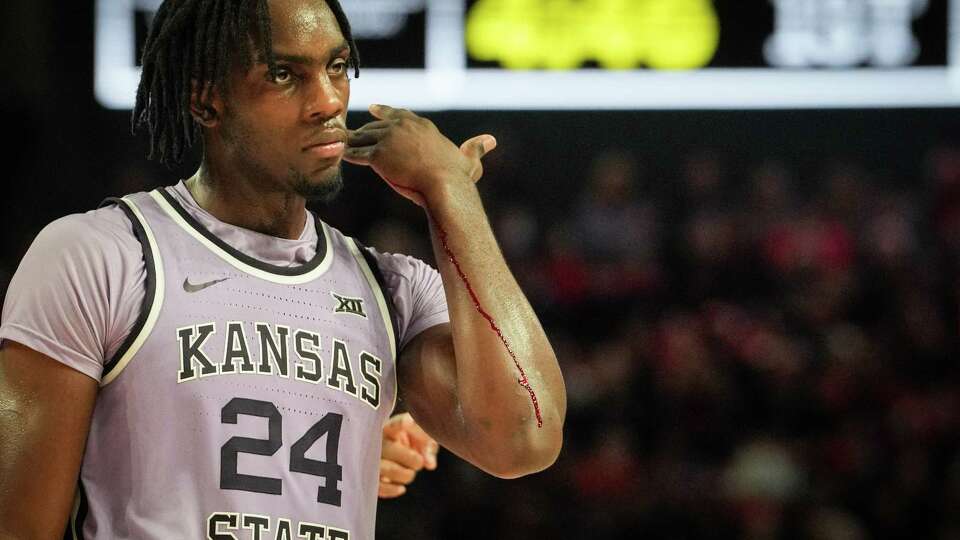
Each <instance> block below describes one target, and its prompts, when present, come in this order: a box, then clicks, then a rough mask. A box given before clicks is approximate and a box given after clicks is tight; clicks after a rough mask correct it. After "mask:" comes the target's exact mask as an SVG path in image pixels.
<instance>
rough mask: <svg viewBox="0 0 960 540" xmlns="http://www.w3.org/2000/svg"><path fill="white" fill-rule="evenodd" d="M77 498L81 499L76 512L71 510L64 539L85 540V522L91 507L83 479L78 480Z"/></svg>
mask: <svg viewBox="0 0 960 540" xmlns="http://www.w3.org/2000/svg"><path fill="white" fill-rule="evenodd" d="M77 498H78V499H80V501H79V504H77V503H75V504H77V511H76V514H74V513H73V512H70V517H69V518H68V519H67V530H65V531H64V532H63V540H84V538H86V537H85V536H84V535H83V523H84V522H85V521H86V520H87V514H88V513H89V511H90V507H89V505H88V502H87V491H86V490H85V489H83V481H82V480H78V481H77Z"/></svg>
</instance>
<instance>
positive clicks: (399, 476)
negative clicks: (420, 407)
mask: <svg viewBox="0 0 960 540" xmlns="http://www.w3.org/2000/svg"><path fill="white" fill-rule="evenodd" d="M439 448H440V446H439V445H438V444H437V441H435V440H433V438H432V437H430V436H429V435H427V433H426V432H425V431H423V429H422V428H421V427H420V426H419V425H417V423H416V422H415V421H414V420H413V417H412V416H410V413H403V414H398V415H395V416H393V417H392V418H390V420H388V421H387V423H386V425H384V426H383V450H382V451H381V454H380V488H379V495H380V498H381V499H392V498H394V497H399V496H400V495H403V494H404V493H406V492H407V487H406V486H407V485H408V484H410V483H411V482H413V479H414V478H416V476H417V472H418V471H420V470H421V469H427V470H428V471H432V470H434V469H436V468H437V450H438V449H439Z"/></svg>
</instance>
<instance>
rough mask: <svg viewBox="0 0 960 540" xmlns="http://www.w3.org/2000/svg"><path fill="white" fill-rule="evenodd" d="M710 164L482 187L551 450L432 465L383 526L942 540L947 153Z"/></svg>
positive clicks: (474, 532) (700, 160)
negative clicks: (514, 476)
mask: <svg viewBox="0 0 960 540" xmlns="http://www.w3.org/2000/svg"><path fill="white" fill-rule="evenodd" d="M728 159H729V156H726V155H724V153H722V152H720V151H715V150H696V151H691V152H690V153H689V154H688V155H687V156H686V157H685V158H684V159H683V160H682V162H681V163H680V164H679V165H678V166H677V170H676V171H674V175H673V176H672V177H670V178H660V177H654V176H653V175H652V174H651V173H650V171H648V170H647V168H646V166H645V165H646V164H645V163H643V162H642V160H641V159H639V158H638V157H637V156H636V155H634V154H632V153H630V152H620V151H603V152H600V153H599V154H598V155H597V156H596V158H595V159H593V161H592V165H591V166H590V169H589V172H588V174H587V176H586V178H585V179H584V181H583V182H580V183H579V185H582V186H584V187H583V189H582V192H580V193H571V194H570V196H569V199H568V200H559V202H558V203H557V204H556V205H554V206H553V208H552V209H550V210H547V211H544V209H543V208H538V207H536V206H534V203H533V202H530V199H529V198H526V197H519V198H518V197H511V196H510V195H511V190H503V189H498V190H495V191H493V192H491V193H490V197H488V199H487V207H488V210H489V212H490V214H491V216H492V219H493V221H494V224H495V228H496V229H497V233H498V237H499V239H500V242H501V247H502V249H503V251H504V253H505V255H506V256H507V259H508V261H509V262H510V263H511V266H512V268H513V269H514V271H515V273H516V274H517V276H518V278H519V280H520V281H521V284H522V285H523V286H524V288H525V290H527V291H528V294H529V295H530V297H531V300H532V301H533V303H534V305H535V307H536V308H537V310H538V312H539V314H540V315H541V318H542V320H543V321H544V323H545V324H546V325H547V327H548V332H549V334H550V335H551V338H552V340H553V344H554V347H555V349H556V351H557V353H558V356H559V358H560V361H561V364H562V367H563V371H564V376H565V380H566V384H567V392H568V397H569V414H568V419H567V425H566V441H565V447H564V451H563V454H562V455H561V458H560V460H559V461H558V463H557V465H556V466H555V467H554V468H552V469H551V470H549V471H547V472H545V473H542V474H540V475H537V476H534V477H532V478H528V479H523V480H519V481H511V482H510V483H508V482H504V481H498V480H493V479H489V478H485V477H483V475H482V474H480V473H478V472H476V471H474V470H473V469H472V468H470V467H469V466H467V465H464V464H462V462H459V461H458V460H456V459H455V458H452V457H450V456H448V459H446V460H444V461H442V462H441V468H440V471H439V472H436V473H430V474H428V475H422V477H421V480H419V481H420V482H421V484H420V485H415V486H414V489H413V490H412V492H411V494H410V495H409V496H408V499H407V500H401V501H397V502H390V503H386V504H384V505H382V506H381V511H380V521H381V526H380V528H381V531H382V533H383V536H384V537H386V538H499V539H514V538H515V539H524V540H529V539H539V538H598V539H600V538H663V539H692V538H711V539H726V538H731V539H732V538H740V539H750V540H759V539H764V540H765V539H810V540H866V539H871V538H876V539H883V538H925V539H937V540H948V539H960V512H958V511H960V442H958V441H960V436H958V434H960V403H958V401H960V378H958V374H960V369H958V367H957V364H956V362H955V358H956V353H957V345H958V340H957V335H958V332H957V329H958V302H957V299H958V293H960V274H958V272H957V270H958V264H960V146H955V145H950V144H943V145H940V146H938V147H936V148H933V149H931V150H930V151H929V153H928V155H927V156H926V159H925V165H924V167H923V169H924V170H917V171H915V176H913V177H911V178H902V179H898V178H880V177H877V176H875V175H874V174H872V173H871V171H869V170H866V169H865V168H864V167H862V166H859V165H858V164H857V163H854V162H851V161H844V160H836V161H830V160H825V161H824V163H822V166H821V167H820V169H819V170H818V171H817V172H816V178H814V179H811V178H799V177H798V174H797V173H796V172H795V170H793V168H792V167H791V165H790V164H788V163H784V162H780V161H776V160H769V161H764V162H760V163H751V164H746V166H745V167H743V166H740V167H738V169H739V170H741V171H745V173H744V174H742V175H737V176H736V177H735V175H733V174H731V172H730V171H731V169H732V167H731V166H730V165H731V164H730V163H728ZM496 166H497V164H496V163H494V164H493V168H494V170H495V171H496ZM496 181H497V182H501V181H502V179H499V180H496ZM506 183H507V184H510V182H509V181H508V182H506ZM561 199H562V197H561ZM387 229H388V230H389V229H393V231H392V232H385V230H384V229H383V228H382V227H381V228H380V229H379V230H380V232H379V233H378V234H379V235H380V238H379V240H381V242H386V243H388V244H389V243H390V242H401V243H402V242H405V241H406V240H404V239H405V238H416V235H415V234H413V233H401V232H399V231H401V230H403V227H399V226H393V227H387ZM375 243H376V242H375ZM388 247H391V246H388ZM396 247H397V249H400V250H404V249H406V250H416V249H418V248H417V246H416V245H415V244H407V245H402V244H401V245H397V246H396ZM428 477H429V478H428ZM438 507H443V508H447V509H448V510H449V511H448V512H443V513H438V512H434V511H432V509H435V508H438Z"/></svg>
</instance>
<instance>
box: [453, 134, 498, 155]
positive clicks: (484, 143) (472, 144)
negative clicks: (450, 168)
mask: <svg viewBox="0 0 960 540" xmlns="http://www.w3.org/2000/svg"><path fill="white" fill-rule="evenodd" d="M496 147H497V139H496V138H495V137H494V136H493V135H490V134H487V133H484V134H483V135H477V136H476V137H471V138H469V139H467V140H466V141H464V143H463V144H461V145H460V151H461V152H463V154H464V155H465V156H467V157H468V158H476V159H480V158H482V157H483V156H485V155H487V154H489V153H490V152H491V151H493V149H494V148H496Z"/></svg>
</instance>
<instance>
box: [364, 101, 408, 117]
mask: <svg viewBox="0 0 960 540" xmlns="http://www.w3.org/2000/svg"><path fill="white" fill-rule="evenodd" d="M369 110H370V114H372V115H373V117H374V118H376V119H378V120H393V119H395V118H399V117H400V116H402V115H403V114H404V113H410V111H408V110H406V109H394V108H393V107H391V106H389V105H378V104H374V105H371V106H370V109H369Z"/></svg>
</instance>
